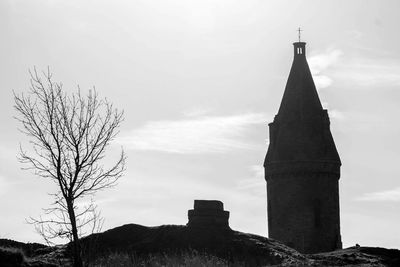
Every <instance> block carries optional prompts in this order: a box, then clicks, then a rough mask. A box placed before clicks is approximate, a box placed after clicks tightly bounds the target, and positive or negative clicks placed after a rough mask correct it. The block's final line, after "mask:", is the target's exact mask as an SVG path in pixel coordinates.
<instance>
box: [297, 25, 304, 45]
mask: <svg viewBox="0 0 400 267" xmlns="http://www.w3.org/2000/svg"><path fill="white" fill-rule="evenodd" d="M297 31H298V33H299V43H300V42H301V40H300V39H301V32H302V31H303V30H302V29H301V28H300V27H299V28H298V29H297Z"/></svg>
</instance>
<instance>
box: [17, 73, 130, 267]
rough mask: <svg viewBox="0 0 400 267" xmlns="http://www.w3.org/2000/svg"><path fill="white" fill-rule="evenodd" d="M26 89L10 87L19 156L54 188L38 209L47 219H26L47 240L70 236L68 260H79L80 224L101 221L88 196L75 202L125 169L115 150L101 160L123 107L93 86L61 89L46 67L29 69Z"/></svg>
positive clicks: (79, 263)
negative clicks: (26, 142) (48, 203)
mask: <svg viewBox="0 0 400 267" xmlns="http://www.w3.org/2000/svg"><path fill="white" fill-rule="evenodd" d="M29 73H30V77H31V86H30V90H29V92H28V94H23V93H22V94H20V95H17V94H16V93H14V101H15V109H16V110H17V114H18V115H17V116H16V119H17V120H18V121H20V122H21V124H22V128H21V129H20V130H21V131H22V132H23V133H25V134H26V135H27V136H29V137H30V139H31V140H30V143H31V144H32V150H31V151H30V152H27V151H24V150H23V149H22V148H20V158H19V160H20V161H21V162H22V163H25V164H26V166H28V167H24V169H32V170H34V172H35V174H37V175H38V176H41V177H44V178H48V179H51V180H52V181H54V182H55V183H56V185H57V191H56V192H55V193H53V194H51V195H52V196H53V197H54V199H55V201H54V203H52V207H51V208H49V209H44V211H45V214H47V215H51V216H50V218H51V219H47V218H48V217H49V216H47V218H42V217H40V218H39V219H31V222H32V223H34V224H35V226H36V229H37V230H38V231H39V232H40V234H41V235H42V236H43V237H44V238H45V240H46V241H47V242H51V240H52V239H53V240H54V238H69V239H70V240H71V241H73V242H72V252H73V253H72V255H73V263H74V266H76V267H78V266H79V267H80V266H82V258H81V249H80V242H79V238H80V237H81V236H82V235H83V234H85V232H84V229H87V227H88V226H91V230H92V232H93V231H95V230H96V229H98V227H101V223H102V220H101V217H100V214H99V213H98V212H97V211H96V206H95V205H94V204H93V201H90V203H89V204H87V205H86V206H83V207H82V206H81V205H79V203H78V199H79V200H82V199H83V198H84V197H88V196H93V195H94V194H95V193H96V192H97V191H99V190H102V189H106V188H109V187H112V186H113V185H115V183H116V182H117V180H118V179H119V178H120V177H121V175H122V173H123V171H124V170H125V159H126V156H125V154H124V151H123V150H122V151H121V154H120V155H119V158H118V160H117V161H116V162H115V163H114V164H113V165H112V166H111V167H109V168H105V167H104V165H103V161H102V160H103V159H104V156H105V151H106V148H107V146H108V145H109V144H110V142H111V141H112V140H113V138H114V137H115V136H116V134H117V133H118V127H119V125H120V123H121V122H122V120H123V112H121V111H118V110H117V109H115V108H114V107H113V105H112V104H110V102H108V101H107V100H106V99H99V97H98V94H97V92H96V91H95V90H90V91H89V93H88V94H87V95H86V96H83V95H82V94H81V92H80V89H79V87H78V90H77V92H76V93H72V94H67V93H65V92H64V91H63V88H62V84H61V83H57V82H54V81H53V80H52V74H51V73H50V71H49V70H48V71H47V72H44V73H43V75H38V73H37V71H36V69H34V71H33V72H31V71H30V72H29Z"/></svg>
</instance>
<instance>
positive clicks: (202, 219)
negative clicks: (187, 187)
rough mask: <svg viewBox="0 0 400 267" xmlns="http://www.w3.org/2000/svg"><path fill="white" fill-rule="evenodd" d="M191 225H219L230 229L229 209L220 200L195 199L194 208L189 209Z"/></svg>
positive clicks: (218, 226) (189, 224)
mask: <svg viewBox="0 0 400 267" xmlns="http://www.w3.org/2000/svg"><path fill="white" fill-rule="evenodd" d="M188 217H189V222H188V223H187V226H189V227H208V228H209V227H217V228H228V229H229V221H228V220H229V211H226V210H224V204H223V203H222V202H221V201H219V200H195V201H194V209H192V210H189V211H188Z"/></svg>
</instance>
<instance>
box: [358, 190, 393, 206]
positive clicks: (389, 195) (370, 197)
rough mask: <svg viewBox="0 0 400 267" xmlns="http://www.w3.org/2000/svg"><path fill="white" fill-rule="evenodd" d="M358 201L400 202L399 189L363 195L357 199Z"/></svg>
mask: <svg viewBox="0 0 400 267" xmlns="http://www.w3.org/2000/svg"><path fill="white" fill-rule="evenodd" d="M356 200H359V201H390V202H393V201H394V202H398V201H400V187H397V188H394V189H391V190H385V191H380V192H372V193H365V194H364V195H362V196H360V197H357V198H356Z"/></svg>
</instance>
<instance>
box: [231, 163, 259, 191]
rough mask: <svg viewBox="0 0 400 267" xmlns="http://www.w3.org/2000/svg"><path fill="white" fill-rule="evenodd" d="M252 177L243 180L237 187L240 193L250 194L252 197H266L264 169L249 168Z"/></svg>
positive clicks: (256, 166) (253, 166) (255, 166)
mask: <svg viewBox="0 0 400 267" xmlns="http://www.w3.org/2000/svg"><path fill="white" fill-rule="evenodd" d="M249 172H250V176H249V177H247V178H243V179H241V180H240V181H239V182H238V183H237V185H236V187H237V189H238V190H240V191H244V192H249V193H250V194H252V195H257V196H265V194H266V188H265V186H266V183H265V179H264V167H263V166H262V165H261V164H260V165H252V166H250V167H249Z"/></svg>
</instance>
